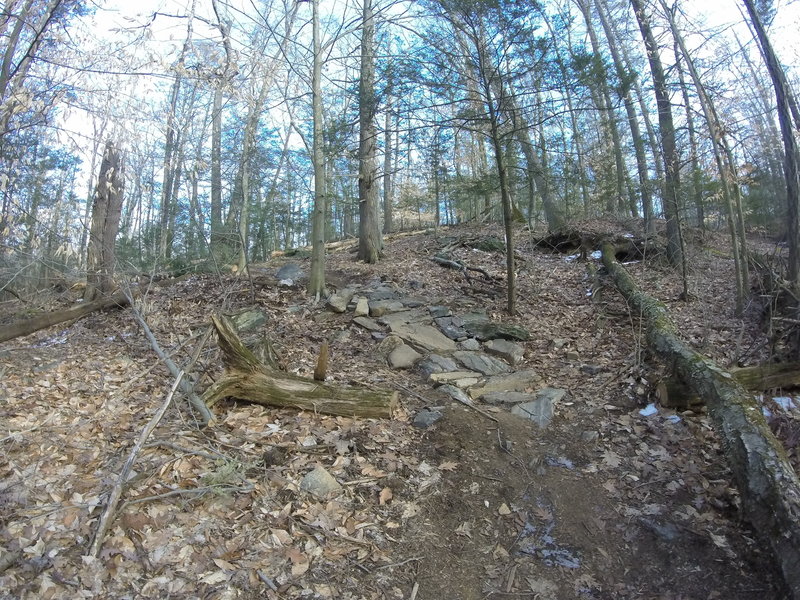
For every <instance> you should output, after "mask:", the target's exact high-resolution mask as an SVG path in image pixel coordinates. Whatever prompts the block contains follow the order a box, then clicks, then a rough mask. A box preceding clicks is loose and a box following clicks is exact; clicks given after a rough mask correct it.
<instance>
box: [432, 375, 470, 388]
mask: <svg viewBox="0 0 800 600" xmlns="http://www.w3.org/2000/svg"><path fill="white" fill-rule="evenodd" d="M480 377H481V374H480V373H475V372H474V371H452V372H450V373H432V374H431V375H430V376H429V377H428V379H430V380H431V381H433V382H434V383H450V384H452V385H455V386H458V387H460V388H466V387H469V386H471V385H475V384H476V383H478V381H480Z"/></svg>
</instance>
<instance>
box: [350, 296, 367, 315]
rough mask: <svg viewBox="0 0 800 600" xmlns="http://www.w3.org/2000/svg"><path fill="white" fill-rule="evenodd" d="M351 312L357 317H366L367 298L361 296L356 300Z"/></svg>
mask: <svg viewBox="0 0 800 600" xmlns="http://www.w3.org/2000/svg"><path fill="white" fill-rule="evenodd" d="M353 314H354V315H355V316H357V317H366V316H367V315H369V300H367V299H366V298H364V297H363V296H361V297H360V298H359V299H358V301H357V302H356V308H355V311H353Z"/></svg>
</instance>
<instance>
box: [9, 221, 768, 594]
mask: <svg viewBox="0 0 800 600" xmlns="http://www.w3.org/2000/svg"><path fill="white" fill-rule="evenodd" d="M601 225H602V224H601ZM605 226H609V225H608V224H606V225H605ZM490 235H494V236H496V237H500V238H502V232H501V231H500V230H499V229H493V228H491V227H489V228H487V227H484V228H482V229H478V228H468V227H461V228H457V229H449V230H448V229H442V230H441V231H440V232H438V233H427V234H419V235H415V236H407V237H397V238H395V239H392V240H389V241H388V243H387V248H386V254H387V258H386V259H385V260H384V261H382V262H381V263H379V264H378V265H363V264H359V263H356V262H354V261H353V259H352V257H351V255H350V254H349V253H347V252H334V253H332V254H331V255H330V256H329V264H328V270H329V273H330V279H331V282H332V283H334V284H335V285H338V286H340V287H345V286H347V285H350V284H354V283H358V284H362V285H366V284H369V283H370V282H382V283H383V284H393V285H395V286H396V287H397V288H398V289H401V290H404V291H405V293H408V294H409V295H411V294H413V295H414V296H417V297H420V298H422V299H424V302H425V303H427V304H429V305H445V306H449V307H451V308H453V309H454V310H458V311H461V312H467V311H470V310H478V309H480V310H485V311H486V313H487V315H489V316H490V317H491V318H493V319H495V320H498V321H504V322H509V323H513V324H516V325H521V326H523V327H525V328H526V329H528V331H530V333H531V340H530V341H528V342H526V343H525V344H524V346H525V359H524V361H523V363H521V364H520V365H517V366H516V367H515V368H517V369H522V368H527V369H534V370H536V371H537V373H538V374H539V375H541V377H542V379H543V382H544V383H545V384H546V385H547V386H549V387H560V388H563V389H566V390H568V400H567V401H562V402H561V403H559V404H558V405H557V406H556V416H555V419H554V420H553V422H552V423H551V425H550V426H549V427H548V428H547V429H545V430H539V429H537V428H536V427H535V426H533V425H532V424H530V423H528V422H525V421H523V420H521V419H519V418H517V417H515V416H513V415H511V414H509V413H508V412H507V411H505V410H502V409H497V408H495V407H486V408H487V410H491V411H492V412H491V414H492V416H494V417H496V419H497V422H494V421H489V420H487V419H485V418H484V417H483V416H482V415H480V414H478V413H476V412H474V411H472V410H470V408H469V407H467V406H464V405H462V404H458V403H454V402H452V401H451V399H450V398H449V397H448V396H446V395H445V394H443V393H441V392H438V391H436V390H434V389H433V388H432V387H431V386H430V384H428V383H427V382H425V381H424V380H423V378H422V377H421V376H420V375H419V374H417V373H416V372H413V371H412V372H401V373H398V372H396V371H392V370H391V369H389V367H388V366H386V363H385V362H384V360H383V359H382V358H381V357H380V355H379V354H378V353H377V352H376V345H377V341H376V340H375V339H374V338H373V337H372V336H371V335H370V333H369V332H367V331H366V330H364V329H362V328H360V327H358V326H355V325H353V324H352V323H351V317H352V315H348V314H343V315H334V314H332V313H329V312H327V311H326V310H325V309H324V307H322V306H315V305H314V304H313V303H312V302H311V301H310V300H309V299H308V298H306V297H305V295H304V293H303V291H302V289H300V288H298V287H296V286H295V287H292V286H289V287H283V286H279V285H277V282H276V281H275V280H274V278H270V274H271V273H273V272H274V271H277V269H278V267H279V266H280V265H281V264H285V262H286V261H287V260H288V259H283V258H278V259H275V260H274V261H273V263H274V264H273V263H270V264H268V265H260V266H256V267H254V269H253V274H254V276H253V281H254V283H255V286H254V288H251V287H250V283H249V281H247V280H246V279H245V278H239V279H236V278H232V277H225V278H214V277H210V276H195V277H192V278H190V279H187V280H185V281H181V282H179V283H176V284H174V285H173V286H171V287H170V288H168V289H159V288H154V289H153V290H152V291H151V293H150V294H149V295H148V296H147V297H146V298H145V299H144V300H143V301H142V302H141V308H142V310H143V312H144V313H145V316H146V319H147V321H148V324H149V325H150V327H151V328H152V329H153V332H154V333H155V335H156V336H157V338H158V339H159V341H160V342H161V343H162V345H163V347H164V348H165V349H168V350H169V352H170V354H171V355H172V356H173V359H174V360H175V362H178V363H181V362H188V360H189V357H191V356H192V355H193V353H194V352H195V351H196V350H197V351H198V352H199V362H198V364H197V367H196V368H195V370H194V375H196V376H197V377H198V381H197V383H198V385H199V386H200V387H204V386H207V385H208V384H210V382H211V381H213V379H214V378H215V377H217V376H218V375H219V373H220V372H221V365H220V356H219V353H218V352H217V351H216V350H215V349H213V348H211V347H206V348H200V349H198V348H196V347H195V346H196V344H198V343H199V340H200V338H201V337H202V331H203V329H204V327H206V325H207V323H208V319H209V315H210V314H211V313H213V312H217V311H221V310H225V311H235V310H237V309H239V308H246V307H250V306H253V305H254V304H255V305H256V306H257V307H258V308H260V309H261V310H263V311H264V312H265V313H266V315H267V318H268V321H267V325H266V326H265V331H266V333H267V334H268V335H269V337H270V339H271V341H272V342H273V344H274V346H275V347H276V349H277V351H278V353H279V355H280V357H281V359H282V361H283V363H284V365H285V366H286V367H287V369H288V370H290V371H291V372H294V373H298V374H301V375H305V376H309V377H310V375H311V373H312V372H313V369H314V365H315V360H316V355H317V352H318V348H319V344H320V343H321V342H322V341H324V340H328V341H330V342H331V365H330V367H329V373H330V375H331V377H330V379H331V380H332V381H333V382H343V383H357V384H361V385H374V386H381V387H396V389H398V390H399V391H400V393H401V398H402V406H401V408H400V410H399V411H398V414H397V415H396V417H395V418H394V419H392V420H383V421H376V420H369V419H353V418H346V417H332V416H326V415H320V414H311V413H305V412H298V411H294V410H287V409H274V408H267V407H263V406H257V405H249V404H246V403H241V402H234V401H228V402H226V403H222V404H220V405H218V406H216V407H215V414H216V416H217V418H218V423H217V424H216V425H215V426H213V427H210V428H207V429H204V430H199V429H198V428H197V427H196V423H195V422H194V420H193V418H192V416H191V414H190V413H189V412H188V411H187V410H186V408H185V406H184V405H183V404H181V403H180V402H179V403H177V404H175V405H173V407H172V408H171V409H170V411H169V412H168V413H167V416H166V417H165V418H164V419H163V420H162V422H161V424H160V425H159V427H158V429H157V430H156V432H155V433H154V435H153V436H152V437H151V439H150V440H149V443H148V445H147V446H146V448H145V450H144V451H143V452H142V454H141V455H140V456H139V459H138V461H137V462H136V464H135V465H134V472H133V473H131V476H130V478H129V480H128V481H127V482H126V486H125V491H124V497H123V499H124V504H123V506H122V509H121V511H120V513H119V514H118V516H117V519H116V520H115V522H114V524H113V526H112V528H111V530H110V531H109V534H108V536H107V537H106V539H105V540H104V543H103V546H102V550H101V553H100V556H99V557H98V558H92V557H90V556H88V555H87V549H88V547H89V545H90V543H91V539H92V536H93V533H94V531H95V529H96V526H97V519H98V518H99V515H100V514H101V512H102V509H103V506H104V502H105V500H106V497H107V494H108V491H109V489H110V488H111V486H112V485H113V481H114V477H115V475H116V474H117V473H118V472H119V470H120V468H121V466H122V463H123V462H124V460H125V457H126V456H127V453H128V451H129V450H130V448H131V447H132V445H133V443H134V442H135V440H136V438H137V436H138V434H139V432H140V431H141V429H142V427H143V426H144V424H145V423H146V422H147V421H148V420H149V417H150V415H151V413H152V412H153V411H154V410H155V408H156V407H157V406H158V405H159V404H160V403H161V402H162V400H163V398H164V396H165V394H166V393H167V391H168V389H169V387H170V385H171V383H172V382H171V381H170V376H169V374H168V371H167V370H166V368H165V367H164V366H163V365H161V364H160V362H159V361H158V359H157V358H155V356H154V355H153V354H152V352H151V350H150V348H149V345H148V343H147V341H146V340H145V339H144V337H143V335H141V333H140V332H139V331H138V329H137V327H136V325H135V324H134V322H133V320H132V319H131V318H130V316H129V315H128V314H126V313H125V312H124V311H123V312H108V313H103V314H94V315H90V316H89V317H87V318H85V319H83V320H81V321H78V322H76V323H74V324H72V325H70V326H68V327H66V328H64V327H61V328H52V329H50V330H46V331H42V332H39V333H37V334H34V335H32V336H30V337H28V338H26V339H21V340H14V341H12V342H9V343H6V344H5V347H3V348H0V370H2V371H3V372H4V377H3V381H2V390H0V411H1V412H0V414H2V423H3V431H2V432H0V439H2V447H1V448H2V454H0V509H2V510H0V515H2V516H1V517H0V519H1V521H0V566H2V567H3V569H2V572H0V590H2V591H0V597H8V598H46V599H56V598H96V597H108V598H134V597H144V598H156V597H177V598H195V597H202V598H268V599H279V598H314V599H316V598H319V599H325V598H341V599H353V600H355V599H362V598H363V599H373V598H375V599H377V598H381V599H383V598H386V599H398V600H399V599H401V598H410V597H412V596H416V597H417V598H454V599H455V598H458V599H462V598H463V599H473V598H475V599H478V598H481V599H482V598H505V597H509V596H511V597H521V598H525V597H528V598H536V597H540V598H557V599H560V598H564V599H566V598H586V599H603V598H643V597H658V598H665V599H671V598H674V599H676V600H677V599H679V598H733V599H735V598H742V599H744V598H753V597H759V598H781V597H784V592H783V590H782V588H781V584H780V582H779V577H778V575H777V571H776V569H775V567H774V565H773V564H772V562H771V561H772V559H771V557H770V556H769V555H768V553H767V551H766V550H765V549H764V548H763V547H762V546H761V545H760V544H759V542H758V541H757V536H756V535H755V534H754V532H752V531H750V530H749V529H748V528H747V527H746V525H744V524H742V523H741V522H740V520H739V513H738V506H739V500H738V496H737V494H736V491H735V490H734V489H733V488H732V487H731V484H730V481H731V477H730V473H729V472H728V470H727V467H726V466H725V461H724V457H723V454H722V449H721V448H720V444H719V441H718V439H717V438H716V436H715V435H714V432H713V430H712V428H711V426H710V424H709V421H708V419H707V417H706V415H705V414H704V413H703V412H702V411H701V412H699V413H694V412H691V413H690V412H686V413H681V414H677V413H675V412H674V411H670V410H668V409H663V408H662V407H660V406H659V407H657V408H658V410H657V412H655V413H653V414H650V415H649V416H647V415H644V414H641V413H640V411H641V409H643V408H644V407H645V406H647V405H648V404H650V403H651V402H653V397H652V390H653V389H654V383H655V382H656V381H657V380H658V378H659V377H660V376H662V374H663V368H662V367H660V366H659V365H657V364H654V363H653V362H652V361H651V360H650V357H649V356H648V355H647V353H646V352H645V351H644V349H643V347H642V338H641V331H640V329H639V327H638V323H637V322H636V321H635V319H634V318H632V317H631V315H629V314H628V312H627V307H626V306H625V305H624V303H623V302H622V301H621V300H620V299H619V297H618V296H617V295H616V293H615V292H614V291H613V290H612V289H608V288H604V284H603V282H602V281H600V282H597V281H593V279H592V276H591V274H590V273H589V271H587V266H586V263H585V262H582V261H579V260H574V261H565V260H564V259H563V257H562V256H560V255H557V254H552V253H548V252H545V251H544V250H542V249H540V248H538V247H537V246H536V244H535V240H534V239H533V238H532V237H530V236H529V237H526V235H528V234H521V235H520V237H519V255H520V258H521V259H523V260H521V261H520V277H519V282H518V285H519V305H520V314H519V315H518V316H515V317H509V316H507V315H505V314H504V312H503V307H504V300H505V299H504V288H503V286H502V284H500V285H497V284H492V283H485V282H482V283H480V284H477V283H476V284H474V285H471V284H470V283H469V282H468V281H466V280H465V278H464V277H463V275H462V274H461V273H459V272H458V271H455V270H452V269H443V268H442V267H440V266H438V265H436V264H434V263H433V262H431V261H430V260H429V259H430V257H432V256H433V255H434V254H435V253H436V252H437V251H438V250H439V249H441V248H443V247H447V248H449V249H450V252H451V255H452V257H453V258H454V259H456V260H462V261H464V262H465V263H466V264H469V265H470V266H474V267H477V268H480V269H483V270H485V271H486V272H487V273H489V274H490V275H492V276H493V277H496V278H498V279H500V280H501V279H502V277H503V274H504V268H505V265H504V257H503V255H502V254H501V253H498V252H484V251H480V250H473V249H471V248H469V247H468V246H467V245H464V244H463V243H462V242H464V241H465V240H469V239H472V238H475V237H482V236H490ZM720 239H721V238H719V239H717V238H714V237H712V238H711V240H710V241H709V242H708V243H709V244H714V243H716V244H722V242H721V241H720ZM692 251H693V252H694V253H695V256H693V257H692V261H691V265H692V273H691V274H690V275H691V278H692V284H693V286H694V293H695V294H696V295H697V296H698V297H699V298H702V300H696V301H694V302H690V303H679V302H672V300H673V299H674V298H677V296H678V294H679V289H680V287H679V286H680V281H679V278H678V277H677V275H676V274H675V273H673V272H671V271H670V270H668V269H666V268H665V267H661V266H659V265H658V264H657V263H653V262H651V261H648V262H645V263H639V264H635V265H629V266H628V268H629V269H631V271H632V272H633V273H634V274H635V275H636V277H637V279H638V281H639V283H640V284H641V285H643V286H644V287H645V289H647V291H648V292H649V293H651V294H654V295H656V296H657V297H659V298H661V299H662V300H665V301H667V302H669V306H670V310H671V311H672V313H673V316H674V318H675V320H676V321H677V322H679V323H680V324H681V331H682V332H683V334H684V335H685V337H686V339H687V341H689V342H691V343H692V344H693V345H695V346H696V347H698V349H700V350H701V351H702V352H704V353H706V354H707V355H708V356H709V357H710V358H712V359H713V360H716V361H719V362H720V364H722V365H727V364H731V361H739V362H741V361H745V362H751V363H754V362H758V360H761V359H763V358H764V357H763V351H762V353H761V354H760V353H759V351H751V352H750V353H749V354H747V352H745V349H748V348H759V347H763V344H762V345H761V346H760V345H759V344H760V341H761V340H762V338H763V333H762V332H761V331H760V329H759V323H758V315H757V314H755V311H751V312H750V313H748V314H747V315H745V317H744V318H743V319H734V318H733V316H732V314H731V312H732V311H731V309H730V307H731V306H732V305H733V303H732V290H731V289H730V288H731V286H730V284H729V282H730V281H732V279H733V278H732V274H731V270H732V265H731V264H730V263H729V261H725V260H721V259H720V258H719V253H718V252H706V251H704V250H702V249H694V250H692ZM301 264H302V263H301ZM590 288H594V292H593V293H592V294H589V295H587V293H586V292H587V289H590ZM423 406H431V407H433V406H435V407H437V409H439V410H441V411H442V412H443V414H444V418H443V419H442V420H441V421H440V422H439V423H437V424H436V425H435V426H433V427H431V428H429V429H422V430H420V429H417V428H414V427H412V426H411V419H412V418H413V415H414V413H415V412H416V411H418V410H419V409H421V408H422V407H423ZM674 417H679V419H678V420H677V421H676V420H675V419H674ZM500 442H502V443H500ZM566 465H569V467H567V466H566ZM315 469H321V470H323V471H324V472H325V473H327V474H329V475H330V476H331V477H332V478H333V480H335V483H337V484H338V485H339V486H340V490H339V491H338V492H337V493H336V494H334V495H332V496H330V497H317V496H315V495H314V494H312V493H309V492H307V491H305V490H304V488H303V480H304V477H306V476H307V475H308V474H309V473H310V472H312V471H314V470H315Z"/></svg>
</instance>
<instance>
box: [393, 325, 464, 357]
mask: <svg viewBox="0 0 800 600" xmlns="http://www.w3.org/2000/svg"><path fill="white" fill-rule="evenodd" d="M390 327H391V329H392V333H394V334H395V335H399V336H400V337H401V338H403V339H404V340H405V341H406V342H407V343H408V344H410V345H411V346H412V347H414V348H416V349H417V350H421V351H426V352H445V353H448V352H453V351H455V349H456V343H455V342H454V341H453V340H451V339H450V338H448V337H445V336H444V335H443V334H442V333H441V332H440V331H439V330H438V329H436V328H434V327H431V326H430V325H423V324H419V323H402V322H401V323H391V324H390Z"/></svg>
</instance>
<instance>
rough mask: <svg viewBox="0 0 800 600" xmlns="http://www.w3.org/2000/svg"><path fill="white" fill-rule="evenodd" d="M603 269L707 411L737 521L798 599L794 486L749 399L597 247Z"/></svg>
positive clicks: (798, 492) (799, 523) (799, 529)
mask: <svg viewBox="0 0 800 600" xmlns="http://www.w3.org/2000/svg"><path fill="white" fill-rule="evenodd" d="M603 264H604V265H605V266H606V268H607V269H608V271H609V273H610V274H611V276H612V277H613V279H614V282H615V283H616V286H617V288H618V289H619V290H620V292H621V293H622V295H623V296H624V297H625V299H626V300H627V302H628V304H629V305H630V307H631V309H632V310H633V312H634V313H636V314H638V315H640V316H641V318H642V319H643V320H644V322H645V324H646V331H647V333H646V337H647V344H648V346H649V347H650V349H651V350H652V351H653V352H654V353H656V354H657V355H659V356H660V357H661V358H662V359H663V360H665V361H666V362H667V363H668V364H670V365H671V366H672V368H673V370H674V373H675V375H677V377H679V378H680V379H681V380H682V381H683V382H685V383H686V384H687V385H688V386H689V387H690V389H691V390H692V391H694V392H695V393H697V394H698V395H699V396H701V397H702V398H703V399H704V400H705V402H706V405H707V406H708V410H709V415H710V416H711V420H712V423H713V425H714V428H715V430H716V432H717V434H718V435H719V437H720V439H721V440H722V445H723V447H724V449H725V454H726V457H727V460H728V466H729V467H730V469H731V471H732V473H733V477H734V481H735V484H736V487H737V488H738V490H739V494H740V496H741V499H742V512H743V514H744V517H745V518H746V519H747V520H748V521H749V522H750V523H751V524H752V526H753V528H754V529H755V531H756V532H757V533H758V534H759V535H760V536H762V538H763V540H764V541H765V543H767V544H769V545H770V546H771V548H772V550H773V552H774V554H775V557H776V559H777V560H778V563H779V564H780V567H781V570H782V572H783V576H784V579H785V581H786V583H787V585H788V587H789V589H790V590H791V593H792V596H793V597H794V598H796V599H797V598H800V481H798V478H797V475H796V474H795V472H794V470H793V469H792V466H791V464H790V463H789V461H788V459H787V457H786V452H785V450H784V449H783V447H782V445H781V443H780V442H779V441H778V440H777V439H775V436H773V434H772V432H771V431H770V428H769V426H768V425H767V422H766V420H765V419H764V415H763V414H762V412H761V407H760V406H759V405H758V404H757V403H756V401H755V399H754V398H753V396H752V394H750V393H749V392H748V391H747V390H745V389H744V388H743V387H742V386H741V385H740V384H739V383H737V382H736V380H735V379H733V377H732V376H731V375H730V373H727V372H725V371H723V370H722V369H720V368H719V367H717V366H716V365H714V364H713V363H712V362H711V361H709V360H708V359H706V358H704V357H703V356H701V355H700V354H698V353H697V352H695V351H693V350H692V349H690V348H689V347H688V346H687V345H686V344H684V343H683V342H682V341H681V340H680V339H679V337H678V330H677V328H676V327H675V325H674V324H673V323H672V321H671V320H670V318H669V315H668V313H667V309H666V307H665V306H664V305H663V304H662V303H661V302H659V301H657V300H655V299H654V298H652V297H650V296H648V295H646V294H644V293H643V292H641V291H640V290H639V289H638V288H637V287H636V284H635V282H634V280H633V278H632V277H631V276H630V275H629V274H628V272H627V271H626V270H625V269H624V268H623V267H622V265H620V264H619V263H618V262H617V261H616V260H615V259H614V249H613V247H612V246H611V245H608V244H607V245H604V246H603Z"/></svg>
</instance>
